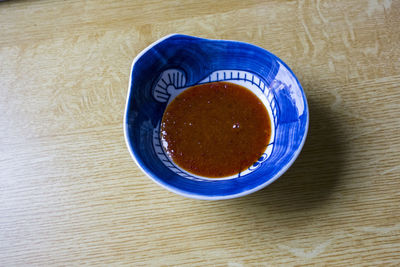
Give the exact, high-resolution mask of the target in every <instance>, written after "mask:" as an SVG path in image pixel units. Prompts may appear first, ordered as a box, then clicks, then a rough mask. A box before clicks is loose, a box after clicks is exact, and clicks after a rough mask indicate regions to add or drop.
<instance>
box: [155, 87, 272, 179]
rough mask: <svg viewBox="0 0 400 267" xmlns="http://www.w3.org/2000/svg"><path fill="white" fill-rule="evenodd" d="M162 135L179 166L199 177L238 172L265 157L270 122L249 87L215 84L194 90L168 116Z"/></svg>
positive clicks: (177, 100)
mask: <svg viewBox="0 0 400 267" xmlns="http://www.w3.org/2000/svg"><path fill="white" fill-rule="evenodd" d="M160 135H161V136H160V137H161V141H162V142H161V143H162V144H163V148H164V150H165V151H166V153H167V155H168V156H169V157H170V158H171V159H172V160H173V162H174V163H175V164H176V165H177V166H179V167H180V168H182V169H184V170H186V171H188V172H190V173H192V174H195V175H199V176H204V177H209V178H222V177H227V176H231V175H234V174H237V173H239V172H241V171H243V170H245V169H247V168H248V167H249V166H251V165H252V164H253V163H254V162H256V161H257V160H258V159H259V158H260V156H261V155H262V154H263V153H264V151H265V149H266V147H267V145H268V143H269V139H270V137H271V122H270V118H269V115H268V111H267V109H266V108H265V106H264V104H263V103H262V102H261V100H260V99H259V98H258V97H257V96H256V95H255V94H254V93H252V92H251V91H250V90H248V89H247V88H245V87H243V86H240V85H237V84H233V83H229V82H213V83H206V84H201V85H196V86H193V87H190V88H188V89H186V90H185V91H183V92H182V93H181V94H179V95H178V96H177V97H176V98H175V99H173V100H172V101H171V103H170V104H169V105H168V106H167V109H166V110H165V112H164V115H163V118H162V121H161V128H160Z"/></svg>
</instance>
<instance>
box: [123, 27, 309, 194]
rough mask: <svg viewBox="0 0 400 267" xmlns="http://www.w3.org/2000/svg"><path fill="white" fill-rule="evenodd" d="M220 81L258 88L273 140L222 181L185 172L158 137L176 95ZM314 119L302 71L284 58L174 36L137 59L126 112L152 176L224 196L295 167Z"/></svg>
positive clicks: (140, 159) (135, 153)
mask: <svg viewBox="0 0 400 267" xmlns="http://www.w3.org/2000/svg"><path fill="white" fill-rule="evenodd" d="M215 81H227V82H231V83H236V84H239V85H242V86H244V87H246V88H247V89H249V90H251V91H252V92H253V93H255V94H256V95H257V96H258V98H259V99H260V100H261V101H262V102H263V103H264V105H265V107H266V108H267V110H268V113H269V115H270V118H271V126H272V134H271V139H270V143H269V144H268V147H267V149H266V150H265V152H264V153H263V155H262V156H261V157H260V158H259V160H258V161H257V162H255V163H254V164H253V165H251V166H250V167H249V168H248V169H246V170H245V171H242V172H241V173H238V174H236V175H233V176H230V177H226V178H222V179H211V178H207V177H200V176H196V175H193V174H191V173H189V172H187V171H185V170H182V169H180V168H179V167H178V166H177V165H175V164H174V162H173V161H171V159H170V158H169V157H168V156H167V155H166V153H165V151H164V150H163V149H162V145H161V142H160V135H159V128H160V121H161V119H162V117H163V113H164V110H165V109H166V107H167V105H168V103H169V102H170V101H171V100H172V99H173V98H174V97H175V96H176V95H178V94H179V93H180V92H182V91H184V90H185V89H187V88H188V87H191V86H194V85H197V84H202V83H209V82H215ZM308 124H309V112H308V106H307V100H306V97H305V94H304V91H303V89H302V87H301V85H300V83H299V81H298V80H297V78H296V76H295V75H294V74H293V72H292V71H291V70H290V69H289V67H288V66H287V65H286V64H285V63H284V62H283V61H282V60H281V59H279V58H278V57H276V56H275V55H273V54H272V53H270V52H268V51H267V50H265V49H262V48H260V47H257V46H254V45H251V44H248V43H243V42H238V41H227V40H209V39H203V38H198V37H192V36H187V35H181V34H172V35H169V36H166V37H164V38H162V39H160V40H158V41H156V42H155V43H153V44H151V45H150V46H149V47H147V48H146V49H144V50H143V51H142V52H141V53H140V54H139V55H138V56H137V57H136V58H135V59H134V61H133V63H132V69H131V76H130V83H129V90H128V96H127V101H126V109H125V117H124V132H125V140H126V144H127V147H128V149H129V152H130V154H131V156H132V158H133V159H134V161H135V162H136V164H137V165H138V166H139V168H140V169H141V170H142V171H143V172H144V173H145V174H147V176H148V177H150V178H151V179H152V180H153V181H155V182H156V183H158V184H159V185H161V186H163V187H164V188H166V189H168V190H170V191H172V192H175V193H177V194H179V195H182V196H186V197H190V198H196V199H206V200H219V199H229V198H235V197H240V196H244V195H247V194H250V193H252V192H255V191H257V190H260V189H261V188H264V187H265V186H267V185H269V184H270V183H272V182H273V181H275V180H276V179H278V178H279V177H280V176H281V175H282V174H283V173H284V172H285V171H286V170H287V169H288V168H289V167H290V166H291V165H292V164H293V162H294V161H295V159H296V158H297V156H298V155H299V153H300V151H301V149H302V147H303V145H304V142H305V139H306V135H307V131H308Z"/></svg>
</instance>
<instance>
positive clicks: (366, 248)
mask: <svg viewBox="0 0 400 267" xmlns="http://www.w3.org/2000/svg"><path fill="white" fill-rule="evenodd" d="M399 28H400V3H399V2H398V1H389V0H383V1H381V0H369V1H361V0H356V1H351V2H348V3H347V2H346V1H319V0H318V1H228V0H222V1H217V2H215V1H46V0H44V1H4V2H1V3H0V32H1V35H0V90H1V94H0V113H1V114H2V116H1V117H0V129H1V131H0V265H2V266H24V265H26V266H32V265H36V266H49V265H50V266H60V265H81V264H88V265H134V266H168V265H170V266H181V265H188V266H213V265H214V266H231V267H235V266H293V265H306V266H309V265H319V266H325V265H333V266H335V265H336V266H354V265H363V266H367V265H370V266H377V265H381V266H398V265H400V204H399V203H400V193H399V192H400V180H399V178H400V153H399V152H400V134H399V133H400V86H399V84H400V46H399V43H400V32H399V30H398V29H399ZM173 32H178V33H183V34H189V35H195V36H201V37H205V38H218V39H219V38H221V39H233V40H240V41H245V42H250V43H253V44H256V45H259V46H261V47H263V48H266V49H268V50H269V51H271V52H273V53H275V54H276V55H278V56H279V57H281V58H282V59H283V60H284V61H285V62H287V63H288V65H289V66H291V68H292V69H293V71H294V72H295V73H296V75H297V76H298V78H299V80H300V81H301V83H302V84H303V87H304V89H305V91H306V94H307V97H308V100H309V106H310V115H311V121H310V130H309V136H308V139H307V142H306V145H305V147H304V150H303V152H302V153H301V155H300V157H299V159H298V160H297V161H296V162H295V164H294V165H293V166H292V168H291V169H290V170H289V171H288V172H287V173H286V174H285V175H284V176H282V177H281V178H280V179H279V180H278V181H276V182H274V183H273V184H272V185H270V186H269V187H267V188H266V189H264V190H262V191H259V192H257V193H254V194H252V195H250V196H247V197H243V198H239V199H233V200H227V201H217V202H207V201H197V200H192V199H186V198H183V197H180V196H177V195H174V194H172V193H170V192H168V191H166V190H164V189H162V188H160V187H159V186H157V185H156V184H154V183H153V182H152V181H151V180H150V179H148V178H147V177H146V176H145V175H144V174H143V173H142V172H141V171H140V170H139V169H138V168H137V167H136V166H135V164H134V162H133V161H132V160H131V158H130V155H129V153H128V151H127V149H126V146H125V142H124V137H123V130H122V118H123V112H124V104H125V99H126V93H127V86H128V79H129V71H130V65H131V62H132V60H133V58H134V57H135V56H136V55H137V54H138V53H139V52H140V51H141V50H142V49H144V48H145V47H146V46H147V45H149V44H150V43H152V42H154V41H155V40H157V39H158V38H161V37H163V36H164V35H167V34H170V33H173Z"/></svg>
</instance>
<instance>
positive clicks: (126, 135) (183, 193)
mask: <svg viewBox="0 0 400 267" xmlns="http://www.w3.org/2000/svg"><path fill="white" fill-rule="evenodd" d="M173 36H184V37H190V38H198V39H202V40H211V41H216V42H218V41H223V42H226V41H228V42H236V43H242V44H245V45H251V46H254V47H256V48H258V49H262V50H264V51H267V52H268V53H269V54H271V56H272V57H273V58H274V59H275V60H277V61H278V62H279V63H281V64H282V65H283V66H284V67H286V68H287V70H288V71H289V72H290V74H291V75H292V76H293V77H294V79H295V80H296V82H297V84H298V86H299V88H300V89H301V91H302V93H303V96H304V101H305V108H306V111H307V117H306V125H305V131H304V135H303V137H302V141H301V143H300V145H299V147H298V148H297V150H296V151H295V152H294V153H293V157H292V158H291V160H290V161H289V162H288V163H287V164H286V165H285V166H283V167H282V168H281V169H280V170H279V171H278V172H277V173H276V174H275V175H274V176H273V177H272V178H270V179H268V180H267V181H266V182H264V183H262V184H261V185H258V186H256V187H254V188H251V189H249V190H245V191H243V192H240V193H236V194H231V195H222V196H207V195H201V194H195V193H190V192H187V191H184V190H180V189H177V188H175V187H173V186H169V185H168V184H164V183H162V182H161V180H160V178H158V177H153V175H152V174H151V173H150V172H148V170H147V168H146V167H144V165H143V164H142V160H141V159H140V158H139V157H138V156H137V154H136V152H135V151H134V150H133V149H132V146H131V141H130V140H129V133H128V124H127V117H128V107H129V102H130V99H131V97H130V96H131V90H132V72H133V68H134V67H135V64H136V62H137V61H138V60H139V59H140V58H141V57H142V56H143V55H144V54H145V53H147V52H148V51H149V50H150V49H152V48H153V47H154V46H156V45H157V44H159V43H161V42H163V41H165V40H167V39H169V38H171V37H173ZM309 122H310V113H309V108H308V101H307V97H306V94H305V92H304V89H303V87H302V86H301V84H300V82H299V80H298V79H297V77H296V75H295V74H294V72H293V71H292V70H291V69H290V68H289V67H288V66H287V65H286V63H285V62H284V61H283V60H281V59H280V58H279V57H277V56H276V55H275V54H273V53H271V52H270V51H268V50H266V49H264V48H262V47H259V46H256V45H253V44H251V43H246V42H242V41H236V40H226V39H208V38H202V37H197V36H191V35H185V34H179V33H172V34H169V35H166V36H164V37H162V38H160V39H158V40H156V41H155V42H153V43H151V44H150V45H149V46H147V47H146V48H145V49H143V50H142V51H141V52H140V53H139V54H138V55H137V56H136V57H135V58H134V59H133V61H132V64H131V69H130V72H129V85H128V92H127V97H126V103H125V111H124V118H123V128H124V139H125V143H126V146H127V147H128V150H129V153H130V155H131V158H132V159H133V160H134V162H135V163H136V165H137V166H138V167H139V169H140V170H141V171H142V172H143V173H144V174H145V175H146V176H147V177H149V178H150V179H151V180H153V181H154V182H155V183H156V184H158V185H160V186H161V187H163V188H165V189H167V190H169V191H171V192H173V193H175V194H178V195H181V196H184V197H188V198H192V199H199V200H223V199H232V198H238V197H242V196H246V195H249V194H251V193H254V192H256V191H259V190H261V189H263V188H264V187H267V186H268V185H270V184H271V183H273V182H274V181H276V180H277V179H278V178H279V177H281V176H282V175H283V174H284V173H285V172H286V171H287V170H288V169H289V168H290V167H291V166H292V165H293V163H294V162H295V161H296V159H297V157H298V156H299V155H300V152H301V151H302V149H303V146H304V144H305V142H306V139H307V135H308V128H309Z"/></svg>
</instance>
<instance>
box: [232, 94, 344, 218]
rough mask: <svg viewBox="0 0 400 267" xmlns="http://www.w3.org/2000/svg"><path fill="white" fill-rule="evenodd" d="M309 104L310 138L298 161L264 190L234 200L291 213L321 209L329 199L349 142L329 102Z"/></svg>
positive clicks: (337, 179)
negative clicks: (342, 135) (344, 138)
mask: <svg viewBox="0 0 400 267" xmlns="http://www.w3.org/2000/svg"><path fill="white" fill-rule="evenodd" d="M308 106H309V112H310V113H309V114H310V125H309V130H308V135H307V140H306V143H305V145H304V147H303V150H302V152H301V153H300V155H299V157H298V158H297V160H296V161H295V163H294V164H293V165H292V166H291V167H290V168H289V170H288V171H287V172H286V173H285V174H283V175H282V176H281V177H280V178H279V179H278V180H276V181H275V182H274V183H272V184H271V185H269V186H267V187H266V188H264V189H263V190H260V191H258V192H256V193H254V194H251V195H249V196H247V197H243V198H239V199H234V201H237V202H238V203H236V204H240V205H244V206H246V205H252V208H254V206H255V205H256V206H258V207H262V208H263V209H264V210H266V211H268V212H271V211H272V210H273V211H277V212H284V213H288V212H298V211H304V210H309V209H315V208H319V207H321V206H323V205H324V204H325V202H326V200H327V199H329V197H330V196H331V194H332V192H333V191H334V188H335V187H336V186H337V184H338V183H339V180H340V177H341V173H342V169H343V163H344V153H345V143H343V142H341V141H340V139H339V138H340V133H341V132H343V131H341V128H340V126H341V125H340V123H339V121H338V118H337V117H335V116H334V114H332V111H331V110H330V109H329V106H327V105H326V103H321V101H319V99H318V101H317V100H316V99H313V98H310V97H309V99H308ZM257 211H260V208H258V209H257Z"/></svg>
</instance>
